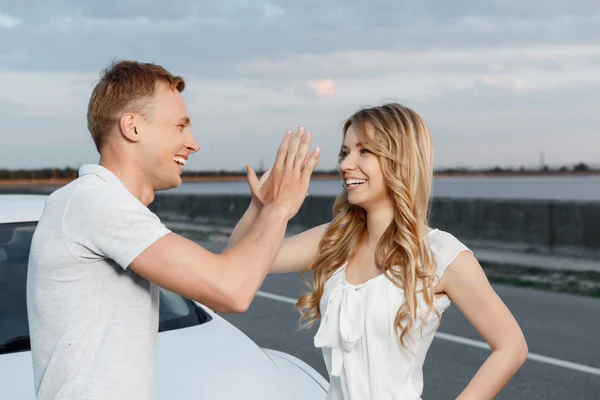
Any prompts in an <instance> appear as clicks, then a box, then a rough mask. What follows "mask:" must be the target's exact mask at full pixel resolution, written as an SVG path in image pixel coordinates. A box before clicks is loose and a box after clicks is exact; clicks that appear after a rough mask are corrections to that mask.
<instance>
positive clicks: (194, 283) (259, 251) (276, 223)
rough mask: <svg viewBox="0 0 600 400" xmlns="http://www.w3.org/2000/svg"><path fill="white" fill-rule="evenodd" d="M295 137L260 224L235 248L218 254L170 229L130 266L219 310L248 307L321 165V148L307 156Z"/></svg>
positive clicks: (284, 147)
mask: <svg viewBox="0 0 600 400" xmlns="http://www.w3.org/2000/svg"><path fill="white" fill-rule="evenodd" d="M291 136H292V135H291V132H289V133H288V134H287V135H286V137H285V138H284V140H283V141H282V143H281V146H280V148H279V152H278V154H277V159H276V161H275V165H274V166H273V168H272V172H271V176H270V179H269V182H268V187H266V188H264V189H263V194H264V197H263V208H262V210H261V211H260V214H259V216H258V218H257V220H256V222H254V223H253V224H252V227H251V228H250V229H249V231H248V233H247V234H246V235H245V237H244V238H243V239H241V240H239V242H238V243H237V244H236V245H235V246H233V247H230V248H228V249H226V250H225V251H224V252H223V253H222V254H219V255H217V254H213V253H210V252H209V251H207V250H206V249H204V248H202V247H201V246H199V245H197V244H195V243H194V242H192V241H190V240H187V239H184V238H183V237H180V236H178V235H175V234H172V233H170V234H167V235H166V236H164V237H163V238H161V239H159V240H157V241H156V242H155V243H154V244H152V245H150V246H149V247H148V248H147V249H146V250H144V251H143V252H142V253H141V254H140V255H139V256H138V257H136V258H135V259H134V260H133V262H132V263H131V264H130V268H131V269H132V270H134V271H135V272H136V273H138V274H139V275H141V276H143V277H145V278H146V279H148V280H150V281H152V282H154V283H155V284H157V285H158V286H161V287H164V288H165V289H168V290H171V291H173V292H176V293H180V294H181V295H183V296H186V297H188V298H191V299H193V300H196V301H199V302H201V303H203V304H205V305H207V306H209V307H211V308H213V309H215V310H217V311H221V312H243V311H244V310H246V309H247V307H248V306H249V305H250V302H251V301H252V299H253V298H254V296H255V295H256V292H257V291H258V288H259V287H260V285H261V284H262V281H263V280H264V278H265V276H266V274H267V272H268V270H269V267H270V266H271V265H272V264H273V261H274V259H275V256H276V255H277V252H278V249H279V247H280V246H281V242H282V240H283V237H284V235H285V230H286V227H287V223H288V221H289V220H290V219H291V218H292V217H293V216H294V215H295V214H296V213H297V212H298V209H299V208H300V206H301V205H302V202H303V201H304V199H305V198H306V193H307V191H308V185H309V183H310V176H311V175H312V172H313V170H314V168H315V167H316V165H317V163H318V158H319V149H318V148H317V149H316V150H315V151H313V152H311V153H310V155H308V154H307V151H308V145H304V144H303V145H302V146H300V141H301V140H302V136H303V135H302V132H300V133H298V134H297V135H296V137H295V138H294V139H293V140H292V141H291V143H290V139H291ZM309 142H310V140H309ZM305 159H308V162H306V163H304V164H303V160H305Z"/></svg>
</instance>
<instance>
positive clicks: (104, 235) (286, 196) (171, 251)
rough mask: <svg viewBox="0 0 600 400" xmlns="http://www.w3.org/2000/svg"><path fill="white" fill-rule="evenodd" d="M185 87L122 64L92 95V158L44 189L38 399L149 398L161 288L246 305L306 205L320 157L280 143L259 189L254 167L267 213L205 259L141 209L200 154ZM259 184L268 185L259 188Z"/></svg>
mask: <svg viewBox="0 0 600 400" xmlns="http://www.w3.org/2000/svg"><path fill="white" fill-rule="evenodd" d="M184 87H185V83H184V80H183V79H182V78H181V77H177V76H174V75H172V74H171V73H169V72H168V71H166V70H165V69H164V68H162V67H160V66H156V65H152V64H144V63H138V62H132V61H121V62H117V63H115V64H113V65H112V66H110V67H109V68H108V69H107V70H106V71H104V74H103V75H102V77H101V79H100V81H99V82H98V83H97V85H96V87H95V88H94V90H93V92H92V95H91V99H90V102H89V107H88V127H89V130H90V132H91V134H92V138H93V140H94V143H95V145H96V147H97V150H98V152H99V153H100V162H99V165H85V166H82V167H81V169H80V171H79V177H78V179H76V180H75V181H74V182H72V183H70V184H68V185H66V186H65V187H62V188H60V189H59V190H57V191H55V192H54V193H52V195H51V196H50V197H49V199H48V202H47V204H46V207H45V210H44V213H43V215H42V218H41V220H40V222H39V224H38V227H37V229H36V232H35V235H34V239H33V242H32V247H31V256H30V263H29V275H28V282H27V306H28V312H29V323H30V331H31V349H32V358H33V368H34V379H35V390H36V393H37V396H38V399H40V400H45V399H94V400H103V399H107V400H108V399H110V400H120V399H124V400H125V399H127V400H130V399H153V398H155V393H154V351H155V342H156V337H157V331H158V299H159V298H158V290H157V286H160V287H163V288H165V289H168V290H171V291H173V292H177V293H179V294H181V295H183V296H185V297H188V298H190V299H193V300H196V301H199V302H201V303H203V304H205V305H207V306H208V307H211V308H213V309H215V310H217V311H221V312H243V311H245V310H246V309H247V307H248V306H249V304H250V302H251V301H252V299H253V297H254V296H255V294H256V292H257V291H258V288H259V287H260V285H261V283H262V281H263V279H264V278H265V276H266V274H267V272H268V270H269V267H270V265H271V263H272V262H273V260H274V258H275V256H276V254H277V251H278V248H279V246H280V244H281V242H282V240H283V237H284V234H285V229H286V225H287V222H288V221H289V219H291V218H292V217H293V216H294V215H295V214H296V213H297V211H298V209H299V208H300V206H301V204H302V202H303V200H304V198H305V197H306V194H307V190H308V185H309V180H310V176H311V174H312V171H313V170H314V168H315V166H316V165H317V163H318V157H319V151H318V149H316V150H315V151H313V152H310V153H309V152H308V149H309V146H310V134H306V135H304V134H303V131H302V130H299V131H298V132H297V134H296V135H295V136H293V135H292V133H291V132H288V133H287V134H286V136H285V137H284V139H283V141H282V143H281V146H280V148H279V152H278V155H277V159H276V161H275V164H274V166H273V168H272V170H271V173H270V176H269V178H268V179H267V180H266V182H259V181H258V179H257V178H256V175H255V174H254V171H253V170H252V169H249V170H248V180H249V182H250V185H251V187H252V191H253V193H255V194H256V193H259V194H260V196H259V197H260V199H259V200H260V202H261V203H262V204H263V208H262V212H261V214H260V217H259V218H258V220H257V221H256V223H255V224H254V225H253V226H252V228H251V229H250V231H249V233H248V234H247V235H246V236H245V237H244V238H243V239H242V240H240V241H239V243H238V244H237V245H236V246H233V247H231V248H228V249H227V250H225V251H224V252H223V253H221V254H218V255H217V254H213V253H210V252H208V251H207V250H205V249H204V248H202V247H201V246H199V245H197V244H195V243H194V242H192V241H189V240H187V239H185V238H183V237H181V236H178V235H176V234H174V233H172V232H170V231H169V230H168V229H167V228H166V227H165V226H164V225H163V224H162V223H161V221H160V220H159V219H158V217H157V216H156V215H154V214H153V213H152V212H151V211H150V210H149V209H148V208H147V205H148V204H149V203H151V202H152V200H153V199H154V194H155V192H156V191H157V190H165V189H169V188H173V187H176V186H178V185H180V184H181V177H180V175H181V173H182V171H183V166H184V165H185V163H186V160H187V159H188V156H190V155H191V154H192V153H195V152H197V151H198V150H199V148H200V146H199V145H198V143H197V142H196V140H195V139H194V138H193V136H192V134H191V132H190V117H189V115H188V113H187V111H186V107H185V103H184V100H183V98H182V96H181V92H182V91H183V89H184ZM263 183H264V186H263V185H262V184H263Z"/></svg>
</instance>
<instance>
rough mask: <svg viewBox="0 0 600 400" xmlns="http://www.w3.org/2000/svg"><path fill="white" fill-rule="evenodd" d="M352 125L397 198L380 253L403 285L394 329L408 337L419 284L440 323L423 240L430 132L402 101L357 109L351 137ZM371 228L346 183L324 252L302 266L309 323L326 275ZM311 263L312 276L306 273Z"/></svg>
mask: <svg viewBox="0 0 600 400" xmlns="http://www.w3.org/2000/svg"><path fill="white" fill-rule="evenodd" d="M351 125H352V126H353V127H354V130H355V131H356V132H357V135H359V136H360V137H361V142H363V146H364V147H366V148H367V149H369V150H370V151H371V152H372V153H373V154H375V156H376V157H377V158H378V160H379V163H380V166H381V171H382V173H383V177H384V179H385V182H386V184H387V187H388V189H389V192H390V195H391V197H392V199H393V202H394V203H395V213H394V220H393V221H392V222H391V223H390V225H389V227H388V228H387V230H386V231H385V232H384V234H383V236H382V237H381V240H380V241H379V243H378V245H377V248H376V256H375V261H376V263H377V266H378V267H379V268H380V269H381V270H382V273H383V274H384V275H385V276H386V278H388V279H389V280H390V281H392V282H393V283H394V284H395V285H396V286H397V287H399V288H401V289H403V290H404V293H405V297H406V302H405V304H404V305H403V306H402V307H401V308H400V309H399V310H398V313H397V314H396V318H395V321H394V331H395V332H396V333H397V334H398V335H399V339H400V342H401V343H402V345H405V342H404V337H405V335H406V334H407V333H408V332H410V330H411V328H412V327H413V326H414V325H415V321H416V319H417V311H418V302H417V293H418V292H419V291H421V290H422V292H423V298H424V300H425V302H426V303H427V305H428V306H429V310H428V312H431V311H433V312H434V313H435V315H436V316H437V317H438V323H439V313H438V312H437V310H436V309H435V307H433V301H434V294H433V290H432V288H433V286H434V284H435V283H436V282H435V281H434V280H435V279H436V275H435V273H436V266H435V263H434V261H433V257H432V255H431V254H430V251H429V248H428V246H427V245H426V244H425V242H424V239H425V236H426V234H427V232H426V231H425V229H426V228H425V227H426V226H427V222H428V219H429V204H430V195H431V185H432V180H433V146H432V143H431V137H430V134H429V130H428V129H427V126H426V125H425V122H424V121H423V119H422V118H421V117H420V116H419V115H418V114H417V113H416V112H414V111H413V110H411V109H409V108H407V107H404V106H402V105H400V104H396V103H392V104H385V105H382V106H379V107H371V108H363V109H361V110H359V111H357V112H356V113H355V114H354V115H352V116H351V117H350V118H349V119H348V120H347V121H346V122H345V123H344V127H343V134H344V137H345V135H346V132H347V131H348V128H349V127H350V126H351ZM366 230H367V226H366V211H365V210H364V209H362V208H360V207H358V206H356V205H353V204H350V203H349V202H348V195H347V193H346V191H345V190H344V191H342V192H341V193H340V194H339V195H338V196H337V198H336V201H335V204H334V207H333V220H332V222H331V223H330V225H329V227H328V229H327V232H326V234H325V236H324V238H323V240H322V241H321V243H320V244H319V249H318V253H317V258H316V260H315V261H314V263H313V264H312V265H310V266H308V267H307V268H305V269H304V270H302V273H301V275H302V279H303V280H304V282H305V283H306V284H307V285H308V287H309V288H310V289H311V292H309V293H306V294H304V295H302V296H301V297H300V298H299V299H298V302H297V304H296V307H297V308H298V309H299V310H300V311H301V314H302V315H301V317H300V322H301V323H302V322H304V324H302V325H303V326H304V327H310V326H312V325H314V324H315V323H316V322H317V320H319V319H320V318H321V310H320V307H319V301H320V299H321V296H322V295H323V291H324V287H325V282H326V281H327V280H328V279H329V278H330V277H331V275H332V274H333V273H334V272H335V271H336V270H337V269H338V268H340V267H341V266H342V265H343V264H344V263H346V262H347V261H349V260H350V259H351V258H352V256H353V255H354V254H355V252H356V250H357V249H358V246H359V244H360V242H361V240H362V239H363V238H364V237H365V234H366ZM309 271H310V272H312V278H311V282H310V283H309V282H308V281H307V280H306V278H305V276H304V275H305V274H306V273H308V272H309Z"/></svg>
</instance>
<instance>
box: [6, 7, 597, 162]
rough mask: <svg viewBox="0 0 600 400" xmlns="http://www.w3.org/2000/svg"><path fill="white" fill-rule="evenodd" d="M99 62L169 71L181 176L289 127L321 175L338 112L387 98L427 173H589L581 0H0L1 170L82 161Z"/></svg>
mask: <svg viewBox="0 0 600 400" xmlns="http://www.w3.org/2000/svg"><path fill="white" fill-rule="evenodd" d="M115 59H134V60H138V61H144V62H153V63H157V64H160V65H162V66H164V67H165V68H167V69H168V70H170V71H171V72H173V73H176V74H179V75H182V76H183V77H184V78H185V79H186V82H187V86H186V89H185V91H184V93H183V96H184V98H185V100H186V104H187V108H188V111H189V113H190V116H191V119H192V122H193V126H192V128H193V129H192V132H193V133H194V136H195V137H196V139H197V140H198V142H199V143H200V145H201V150H200V151H199V152H198V153H196V154H194V155H193V156H191V158H190V160H189V162H188V164H187V167H186V168H187V169H189V170H213V169H229V170H241V169H242V168H243V166H244V165H245V164H250V165H254V166H255V167H259V166H260V163H261V160H262V162H263V163H264V165H265V166H268V165H270V163H271V162H272V160H273V159H274V156H275V151H276V149H277V147H278V145H279V142H280V140H281V137H282V135H283V134H284V133H285V131H286V130H288V129H295V128H296V127H298V126H299V125H303V126H305V127H306V128H307V129H308V130H310V131H311V132H312V133H313V144H314V146H320V147H321V148H322V155H321V162H320V164H319V169H333V168H335V165H336V161H337V154H338V151H339V147H340V145H341V140H342V133H341V127H342V125H343V122H344V120H345V119H346V118H347V117H349V116H350V115H351V114H352V113H353V112H354V111H356V110H358V109H359V108H361V107H365V106H373V105H379V104H382V103H385V102H392V101H393V102H399V103H402V104H404V105H406V106H408V107H410V108H412V109H414V110H415V111H416V112H417V113H419V114H420V115H421V116H422V117H423V118H424V119H425V121H426V123H427V125H428V127H429V129H430V131H431V134H432V137H433V141H434V147H435V164H436V167H438V168H444V167H465V168H479V167H491V166H496V165H499V166H503V167H510V166H521V165H525V166H535V165H539V164H540V162H541V160H542V157H543V160H544V161H545V163H547V164H548V165H551V166H560V165H563V164H569V165H572V164H575V163H578V162H580V161H583V162H587V163H589V164H598V165H600V152H599V149H600V132H599V131H600V128H599V127H600V124H599V122H600V2H598V1H597V0H570V1H568V2H567V1H563V0H529V1H517V0H487V1H480V0H455V1H452V2H449V1H447V0H433V1H428V2H415V1H398V0H379V1H376V0H363V1H355V0H343V1H342V0H331V1H326V2H325V1H317V0H303V1H290V0H288V1H283V0H280V1H275V0H272V1H250V0H231V1H221V0H210V1H194V0H170V1H169V2H168V6H167V5H166V3H164V2H163V1H161V0H151V1H150V0H103V1H101V2H100V1H96V0H93V1H90V0H86V1H82V0H77V1H76V0H53V1H51V2H48V1H43V0H23V1H13V0H0V168H11V169H16V168H41V167H66V166H70V167H78V166H80V165H82V164H85V163H95V162H97V161H98V154H97V152H96V150H95V147H94V145H93V142H92V140H91V136H90V134H89V132H88V131H87V126H86V108H87V103H88V100H89V96H90V94H91V91H92V89H93V87H94V84H95V82H96V81H97V79H98V77H99V73H100V71H101V70H102V69H103V68H105V67H106V66H108V65H109V64H110V63H111V61H113V60H115Z"/></svg>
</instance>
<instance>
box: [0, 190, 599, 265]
mask: <svg viewBox="0 0 600 400" xmlns="http://www.w3.org/2000/svg"><path fill="white" fill-rule="evenodd" d="M52 190H53V189H41V190H40V189H24V188H21V189H4V190H0V193H3V192H4V193H11V192H12V193H14V192H19V193H25V192H29V193H40V192H42V193H50V192H52ZM333 202H334V198H333V197H318V196H309V197H308V198H307V199H306V201H305V202H304V204H303V205H302V208H301V209H300V212H299V213H298V215H296V217H294V219H293V220H292V221H291V224H290V225H291V226H295V227H312V226H315V225H318V224H322V223H325V222H328V221H330V220H331V216H332V207H333ZM249 203H250V197H248V196H241V195H240V196H233V195H231V196H222V195H214V196H210V195H183V194H165V193H158V194H157V196H156V198H155V200H154V202H153V203H152V204H151V205H150V209H152V210H153V211H154V212H156V213H157V215H159V216H160V217H161V218H162V219H163V220H171V221H185V222H201V223H218V224H227V225H233V224H235V223H236V222H237V221H238V220H239V219H240V218H241V217H242V215H243V213H244V211H245V210H246V208H247V207H248V204H249ZM430 225H431V226H433V227H437V228H440V229H443V230H446V231H448V232H450V233H452V234H454V235H455V236H456V237H458V238H459V239H461V240H463V241H464V242H465V243H466V244H468V245H469V246H475V247H482V248H486V247H487V248H495V249H507V250H518V251H526V252H535V253H552V254H557V255H569V256H583V257H592V258H600V202H579V201H578V202H559V201H528V200H518V201H517V200H489V199H454V198H435V199H434V201H433V204H432V214H431V224H430Z"/></svg>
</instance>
